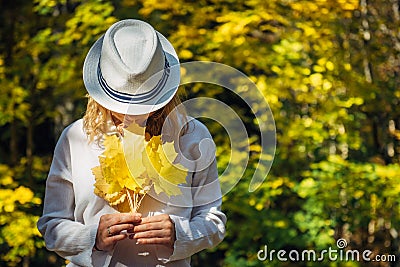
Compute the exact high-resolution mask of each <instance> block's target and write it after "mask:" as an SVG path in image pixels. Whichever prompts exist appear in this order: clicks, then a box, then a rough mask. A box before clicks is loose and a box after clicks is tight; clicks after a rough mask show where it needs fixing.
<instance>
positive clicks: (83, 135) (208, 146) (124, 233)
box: [38, 19, 226, 266]
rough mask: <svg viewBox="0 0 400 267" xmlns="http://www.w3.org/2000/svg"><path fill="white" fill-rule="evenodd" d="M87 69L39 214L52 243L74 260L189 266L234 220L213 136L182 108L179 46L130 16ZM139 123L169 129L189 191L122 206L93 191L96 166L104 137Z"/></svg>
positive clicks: (151, 132)
mask: <svg viewBox="0 0 400 267" xmlns="http://www.w3.org/2000/svg"><path fill="white" fill-rule="evenodd" d="M83 74H84V75H83V78H84V83H85V87H86V89H87V91H88V94H89V101H88V107H87V111H86V114H85V116H84V118H83V119H81V120H78V121H76V122H74V123H72V124H71V125H70V126H68V127H67V128H66V129H65V130H64V131H63V133H62V135H61V137H60V139H59V141H58V143H57V146H56V148H55V152H54V158H53V162H52V165H51V168H50V172H49V175H48V178H47V184H46V196H45V201H44V210H43V216H42V217H41V218H40V219H39V221H38V228H39V230H40V232H41V233H42V235H43V237H44V239H45V242H46V246H47V248H48V249H49V250H53V251H55V252H57V253H58V254H59V255H60V256H62V257H64V258H65V259H67V260H69V261H70V263H69V264H68V266H190V257H191V255H193V254H194V253H196V252H198V251H200V250H202V249H205V248H209V247H213V246H215V245H217V244H218V243H219V242H221V240H222V239H223V237H224V233H225V220H226V218H225V215H224V214H223V213H222V212H221V210H220V206H221V191H220V187H219V183H218V174H217V168H216V161H215V149H214V147H213V143H212V142H202V141H205V140H211V136H210V134H209V132H208V130H207V129H206V128H205V126H204V125H202V124H200V123H199V122H198V121H196V120H194V119H190V118H189V117H187V116H186V115H185V113H184V112H183V111H182V110H181V109H179V108H177V107H178V106H179V103H180V101H179V98H178V96H177V94H176V92H177V88H178V86H179V80H180V70H179V61H178V57H177V55H176V52H175V50H174V49H173V47H172V45H171V44H170V43H169V42H168V40H167V39H166V38H165V37H164V36H163V35H161V34H160V33H158V32H156V31H155V30H154V29H153V28H152V27H151V26H150V25H149V24H147V23H145V22H143V21H139V20H132V19H130V20H123V21H120V22H117V23H115V24H114V25H112V26H111V27H110V28H109V29H108V30H107V32H106V33H105V34H104V36H103V37H101V38H100V39H99V40H97V42H96V43H95V44H94V45H93V46H92V48H91V49H90V51H89V53H88V55H87V57H86V59H85V63H84V71H83ZM131 123H135V124H138V125H139V126H145V132H146V139H147V140H149V138H150V137H152V136H155V135H160V134H162V140H163V141H164V142H171V141H174V144H175V148H176V150H177V153H178V157H177V160H179V159H180V160H181V163H182V165H184V166H185V167H187V168H188V170H189V171H188V175H187V177H186V185H181V187H180V189H181V191H182V195H178V196H174V197H166V195H165V194H162V193H161V194H156V193H155V192H154V189H153V188H152V189H150V191H149V193H148V194H147V195H146V196H145V197H144V198H143V201H142V203H141V205H140V208H139V210H138V212H136V213H134V212H131V213H120V212H117V211H116V210H115V209H113V208H112V207H111V206H110V205H109V204H108V203H107V202H106V201H105V200H104V199H102V198H100V197H98V196H97V195H95V194H94V183H95V178H94V176H93V173H92V171H91V170H92V168H94V167H95V166H98V165H99V159H98V157H99V155H101V153H102V152H103V151H104V147H102V140H103V138H104V135H110V134H115V133H118V132H121V128H122V127H127V126H129V124H131ZM200 142H202V144H200ZM200 151H201V152H200ZM178 158H179V159H178Z"/></svg>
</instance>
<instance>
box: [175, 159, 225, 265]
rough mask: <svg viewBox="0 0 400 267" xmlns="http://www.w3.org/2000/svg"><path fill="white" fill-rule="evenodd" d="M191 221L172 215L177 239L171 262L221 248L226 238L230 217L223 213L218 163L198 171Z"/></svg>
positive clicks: (194, 179)
mask: <svg viewBox="0 0 400 267" xmlns="http://www.w3.org/2000/svg"><path fill="white" fill-rule="evenodd" d="M192 187H193V189H192V198H193V204H194V205H193V209H192V215H191V218H183V217H180V216H176V215H170V217H171V219H172V221H173V222H174V224H175V234H176V240H175V244H174V251H173V254H172V255H171V257H170V258H169V261H174V260H180V259H184V258H188V257H190V256H192V255H193V254H195V253H197V252H199V251H201V250H203V249H207V248H212V247H214V246H216V245H218V244H219V243H220V242H221V241H222V240H223V238H224V236H225V223H226V216H225V214H224V213H222V212H221V202H222V200H221V198H222V196H221V189H220V185H219V181H218V173H217V166H216V161H215V160H214V161H213V162H212V164H211V165H210V166H209V167H208V168H207V169H205V170H203V171H200V172H196V173H195V174H194V176H193V182H192Z"/></svg>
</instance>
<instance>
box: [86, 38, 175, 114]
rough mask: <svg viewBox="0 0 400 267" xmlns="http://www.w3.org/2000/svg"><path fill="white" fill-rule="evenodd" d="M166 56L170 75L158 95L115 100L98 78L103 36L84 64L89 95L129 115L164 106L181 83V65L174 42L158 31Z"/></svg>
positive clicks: (104, 104)
mask: <svg viewBox="0 0 400 267" xmlns="http://www.w3.org/2000/svg"><path fill="white" fill-rule="evenodd" d="M156 33H157V36H158V38H159V40H160V42H161V46H162V48H163V50H164V53H165V56H166V58H167V60H168V62H169V65H170V67H169V68H168V69H169V70H170V72H169V76H168V78H167V81H166V83H165V86H164V87H163V88H162V90H160V91H159V93H158V94H157V95H156V96H153V97H152V98H150V99H147V100H144V101H141V102H140V103H136V101H135V97H134V96H133V97H132V101H131V102H128V103H127V102H126V101H125V102H120V101H118V100H115V99H113V98H111V97H109V95H108V94H107V93H106V92H105V91H104V90H103V88H102V87H101V85H100V82H99V78H98V65H99V60H100V55H101V49H102V45H103V38H104V36H102V37H101V38H99V39H98V40H97V41H96V42H95V43H94V44H93V46H92V47H91V48H90V50H89V52H88V54H87V56H86V58H85V62H84V64H83V82H84V84H85V87H86V90H87V91H88V93H89V95H90V96H91V97H92V98H93V99H94V100H95V101H96V102H97V103H99V104H100V105H102V106H103V107H105V108H106V109H109V110H111V111H114V112H118V113H121V114H127V115H142V114H148V113H150V112H153V111H156V110H158V109H160V108H162V107H164V106H165V105H166V104H168V102H170V101H171V99H172V98H173V97H174V95H175V94H176V92H177V90H178V87H179V83H180V66H179V59H178V55H177V54H176V51H175V49H174V47H173V46H172V44H171V43H170V42H169V41H168V40H167V38H165V37H164V36H163V35H162V34H161V33H159V32H157V31H156Z"/></svg>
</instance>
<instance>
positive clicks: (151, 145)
mask: <svg viewBox="0 0 400 267" xmlns="http://www.w3.org/2000/svg"><path fill="white" fill-rule="evenodd" d="M130 130H134V131H130ZM123 133H124V137H123V139H122V140H121V139H120V138H119V137H117V136H116V135H111V136H107V135H105V136H104V141H103V144H104V148H105V149H104V151H103V153H102V154H101V155H100V156H99V163H100V165H99V166H97V167H94V168H92V172H93V175H94V176H95V180H96V181H95V184H94V187H95V189H94V193H95V194H96V195H98V196H99V197H102V198H104V199H105V200H106V201H107V202H108V203H109V204H110V205H111V206H113V207H114V208H116V209H117V210H119V211H121V212H127V211H136V210H137V209H138V208H139V205H140V203H141V200H142V199H143V196H144V195H145V194H146V193H147V192H148V191H149V190H150V187H151V186H153V187H154V190H155V192H156V193H157V194H160V193H161V192H165V194H167V195H168V196H172V195H179V194H182V192H181V190H180V188H179V185H180V184H183V183H185V182H186V175H187V169H186V168H184V167H183V166H182V165H181V164H176V163H173V162H174V160H175V159H176V157H177V155H178V154H177V153H176V151H175V148H174V143H173V142H170V143H164V144H163V143H162V139H161V136H153V137H152V138H151V139H150V140H149V142H146V140H145V136H144V135H143V134H142V132H140V129H138V128H137V127H136V128H132V129H129V128H128V129H124V132H123Z"/></svg>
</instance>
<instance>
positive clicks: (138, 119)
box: [111, 111, 154, 127]
mask: <svg viewBox="0 0 400 267" xmlns="http://www.w3.org/2000/svg"><path fill="white" fill-rule="evenodd" d="M153 114H154V112H151V113H150V114H143V115H125V114H122V113H118V112H114V111H111V116H112V118H113V120H114V123H115V124H116V125H117V126H118V125H119V124H121V123H123V124H124V126H125V127H128V126H129V125H130V124H131V123H132V122H135V123H136V124H137V125H139V126H141V127H145V126H146V122H147V118H148V117H149V116H151V115H153Z"/></svg>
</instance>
